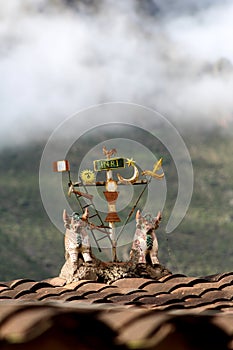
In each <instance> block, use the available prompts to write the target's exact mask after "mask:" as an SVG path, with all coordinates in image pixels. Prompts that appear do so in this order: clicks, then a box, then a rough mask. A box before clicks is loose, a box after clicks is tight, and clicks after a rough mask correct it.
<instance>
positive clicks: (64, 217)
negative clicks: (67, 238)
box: [63, 209, 70, 222]
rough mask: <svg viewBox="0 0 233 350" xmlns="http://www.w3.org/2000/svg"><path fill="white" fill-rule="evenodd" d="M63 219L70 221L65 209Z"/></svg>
mask: <svg viewBox="0 0 233 350" xmlns="http://www.w3.org/2000/svg"><path fill="white" fill-rule="evenodd" d="M63 221H64V222H69V221H70V219H69V216H68V214H67V212H66V209H64V210H63Z"/></svg>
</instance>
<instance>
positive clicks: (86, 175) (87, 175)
mask: <svg viewBox="0 0 233 350" xmlns="http://www.w3.org/2000/svg"><path fill="white" fill-rule="evenodd" d="M81 179H82V181H83V182H85V183H86V184H92V183H93V182H95V173H94V171H92V170H89V169H86V170H83V171H82V172H81Z"/></svg>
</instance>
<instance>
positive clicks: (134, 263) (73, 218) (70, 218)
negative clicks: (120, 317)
mask: <svg viewBox="0 0 233 350" xmlns="http://www.w3.org/2000/svg"><path fill="white" fill-rule="evenodd" d="M103 154H104V156H105V158H104V159H98V160H95V161H94V162H93V169H94V170H89V169H85V170H83V171H82V172H81V176H80V179H79V181H78V182H73V181H72V179H71V173H70V164H69V161H68V160H61V161H56V162H54V163H53V170H54V171H55V172H67V173H68V177H69V182H68V197H70V196H71V195H74V196H75V197H76V199H77V201H78V204H79V207H80V209H81V210H82V213H81V214H79V213H78V212H73V213H71V214H70V215H69V214H68V213H67V212H66V210H64V212H63V221H64V226H65V229H66V231H65V242H64V245H65V259H66V262H65V264H64V265H63V267H62V269H61V272H60V276H59V277H60V278H63V279H65V280H66V283H70V282H72V281H75V280H80V279H91V280H97V281H104V282H107V283H110V282H111V281H113V280H115V279H118V278H122V277H146V276H147V277H151V278H159V277H161V276H163V275H166V274H170V272H169V271H168V270H167V269H166V268H164V267H163V266H162V265H160V263H159V260H158V241H157V237H156V234H155V231H156V230H157V229H158V228H159V224H160V221H161V219H162V214H161V212H160V211H159V212H158V213H157V216H156V217H153V216H152V215H151V214H148V213H147V214H144V215H143V214H142V213H141V212H140V210H137V212H136V216H135V219H136V231H135V233H134V238H133V243H132V247H131V251H130V256H129V260H128V261H127V262H122V261H119V260H118V257H117V242H118V240H119V238H120V237H121V235H122V234H123V232H124V230H125V227H126V225H127V223H128V222H129V220H130V218H131V217H132V215H133V214H134V212H135V210H136V208H137V206H138V203H139V201H140V199H141V198H142V196H143V194H144V193H145V191H146V189H147V188H148V186H149V184H150V182H151V181H152V179H158V180H159V179H162V178H163V177H164V172H163V170H162V158H160V159H159V160H158V161H157V162H156V163H155V164H154V167H153V169H152V170H144V171H142V172H141V173H140V171H139V167H138V166H137V165H136V162H135V161H134V160H133V159H132V158H122V157H116V155H117V150H116V149H115V148H114V149H110V150H107V148H106V147H105V146H104V147H103ZM126 167H131V168H133V173H132V176H131V177H129V178H125V177H123V176H122V175H120V174H119V172H118V171H119V169H120V168H121V169H123V170H124V169H125V168H126ZM102 172H105V174H106V175H105V178H106V179H105V180H104V181H96V174H98V173H102ZM121 185H122V186H123V188H124V186H127V185H133V186H136V185H139V186H142V190H141V192H140V193H139V195H138V197H137V199H136V201H135V203H134V205H133V206H132V208H130V211H129V213H128V215H127V217H126V219H125V221H124V223H123V225H122V226H121V228H120V231H119V232H118V233H117V232H116V223H119V222H121V218H120V217H119V214H118V212H117V208H116V203H117V200H118V196H119V193H120V192H119V191H118V186H121ZM91 186H96V187H99V186H101V187H104V188H105V190H104V191H103V195H104V197H105V200H106V202H107V203H106V204H107V209H108V211H107V216H106V217H105V218H104V219H103V218H102V216H101V214H100V213H99V211H98V209H97V208H96V206H95V204H94V202H93V195H92V194H90V193H89V192H88V190H89V188H90V187H91ZM89 208H91V213H90V212H89ZM92 219H93V220H94V219H95V221H96V220H97V221H98V222H99V224H96V223H94V222H92ZM97 232H100V233H101V234H102V236H101V237H99V236H98V235H97ZM90 234H91V235H92V238H93V239H94V241H95V243H96V246H97V248H98V250H99V252H101V251H102V250H101V247H100V245H99V241H100V240H102V239H104V238H105V239H106V238H107V239H108V240H109V242H110V244H111V249H112V261H110V262H107V263H106V262H103V261H101V260H99V259H97V258H96V257H95V256H94V254H93V252H92V249H91V244H90V238H89V235H90Z"/></svg>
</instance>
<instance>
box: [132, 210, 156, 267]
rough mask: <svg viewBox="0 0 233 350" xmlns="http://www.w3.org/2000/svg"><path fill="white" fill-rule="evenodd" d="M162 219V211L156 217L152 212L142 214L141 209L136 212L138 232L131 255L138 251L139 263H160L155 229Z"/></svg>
mask: <svg viewBox="0 0 233 350" xmlns="http://www.w3.org/2000/svg"><path fill="white" fill-rule="evenodd" d="M161 219H162V215H161V212H158V214H157V216H156V217H154V218H153V217H152V216H151V215H150V214H147V215H144V216H142V214H141V212H140V210H138V211H137V213H136V232H135V235H134V241H133V245H132V250H131V252H130V256H132V254H134V252H135V251H136V252H137V254H138V263H142V264H146V263H147V262H149V263H151V264H152V265H154V264H159V260H158V240H157V237H156V234H155V230H156V229H157V228H158V227H159V222H160V221H161Z"/></svg>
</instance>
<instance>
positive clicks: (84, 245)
mask: <svg viewBox="0 0 233 350" xmlns="http://www.w3.org/2000/svg"><path fill="white" fill-rule="evenodd" d="M63 221H64V226H65V228H66V233H65V255H66V260H67V259H70V261H71V263H72V264H73V265H77V266H78V259H79V257H81V258H82V259H83V261H84V262H85V263H91V262H92V258H91V246H90V242H89V236H88V233H87V228H88V210H87V208H86V211H85V212H84V214H83V215H82V216H79V214H77V213H73V214H72V216H71V217H70V216H69V215H68V214H67V212H66V210H64V212H63Z"/></svg>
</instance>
